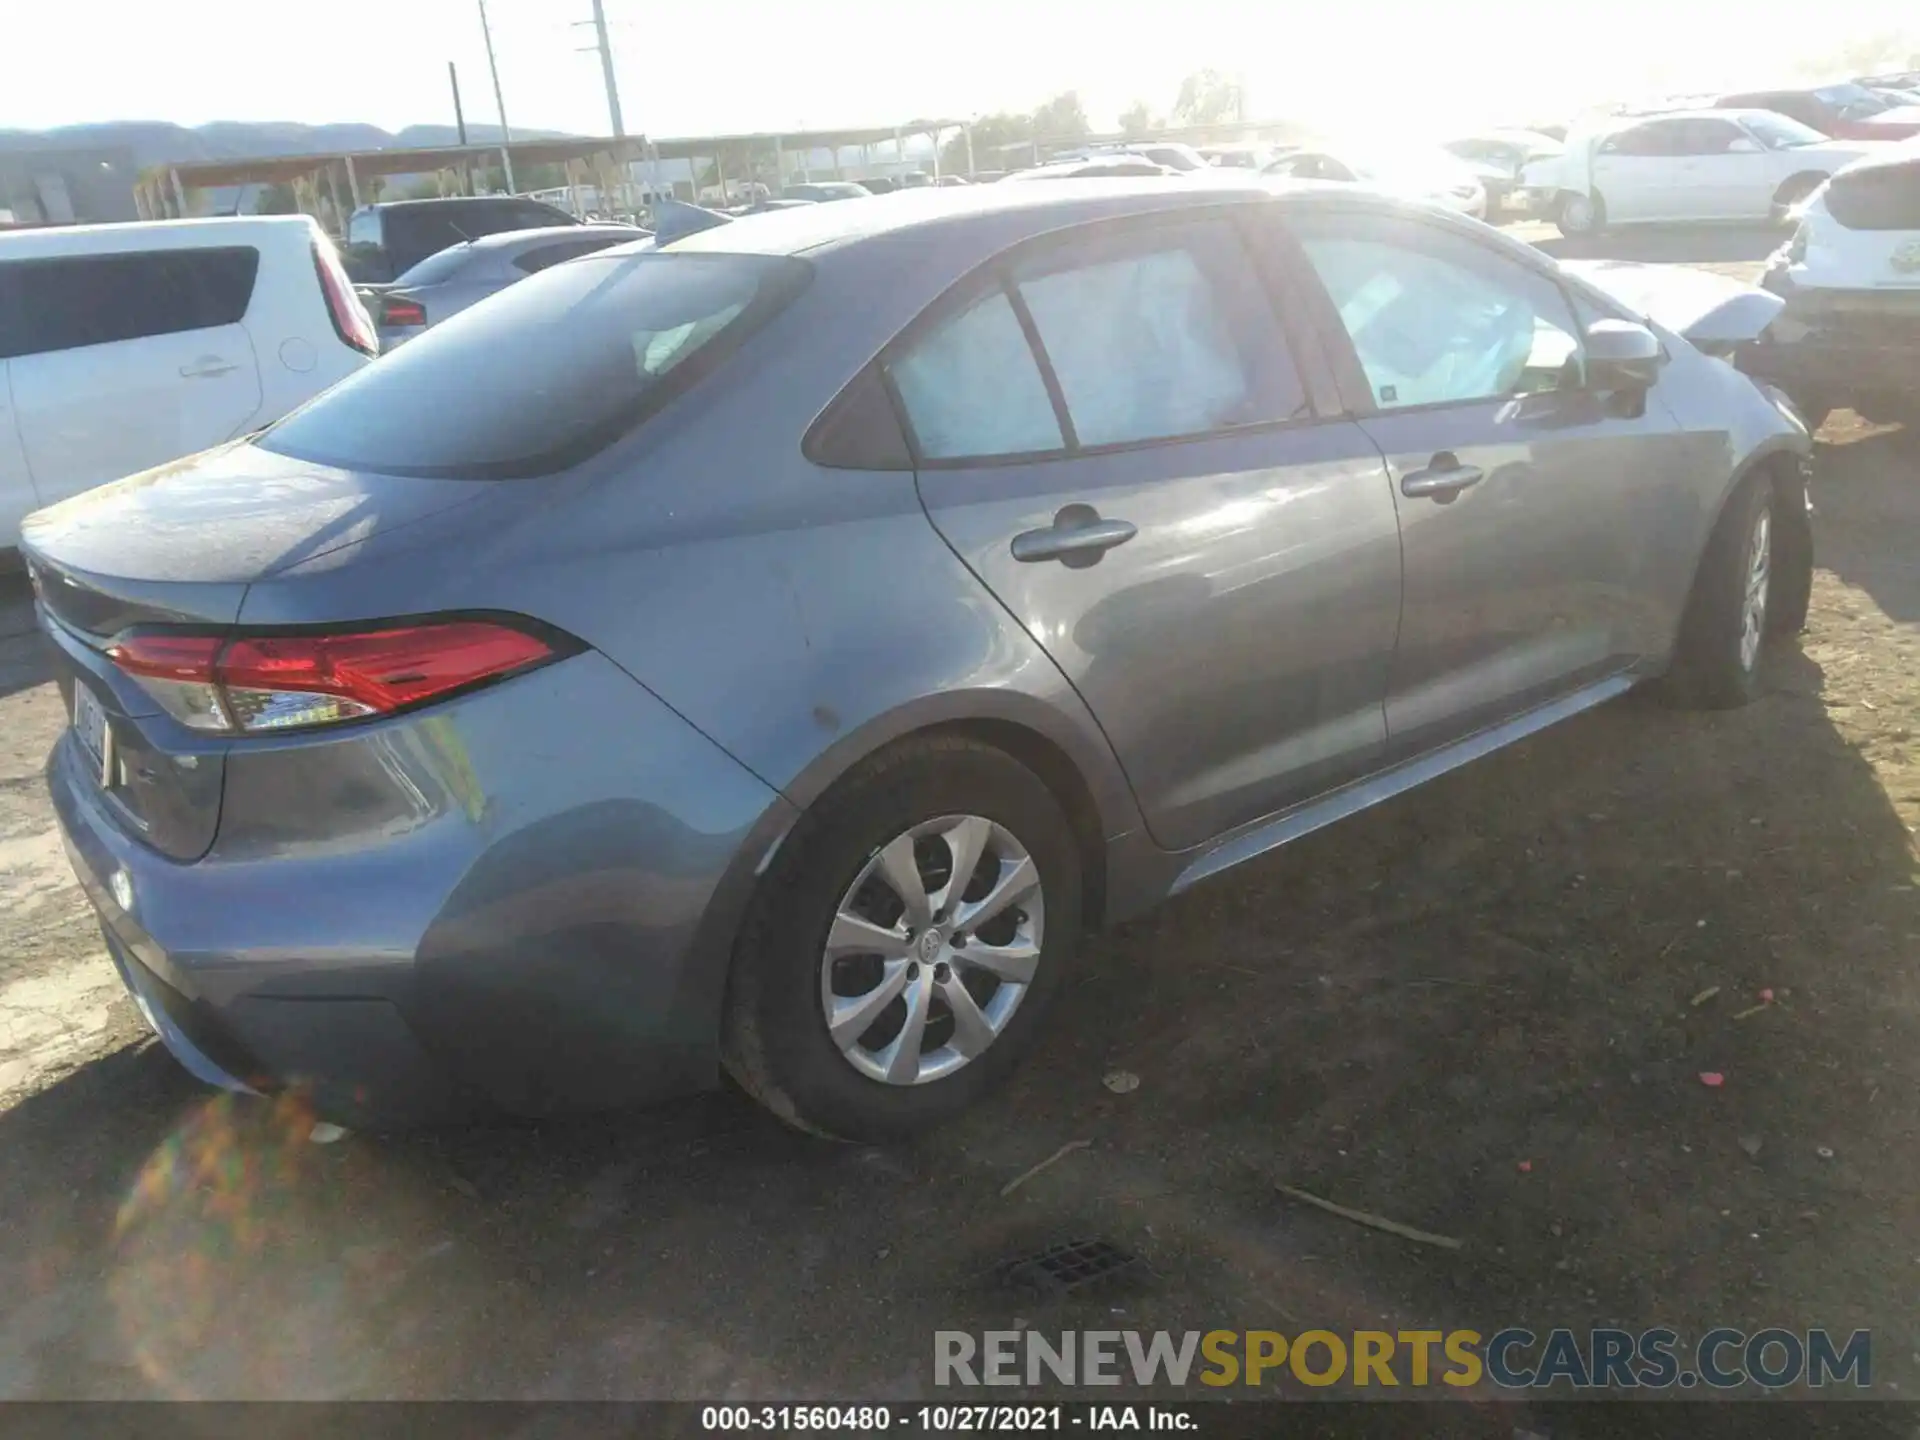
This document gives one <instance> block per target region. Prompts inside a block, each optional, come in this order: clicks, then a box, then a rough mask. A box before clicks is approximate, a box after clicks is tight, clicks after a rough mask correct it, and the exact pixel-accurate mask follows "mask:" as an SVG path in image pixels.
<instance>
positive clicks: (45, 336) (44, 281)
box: [0, 245, 260, 359]
mask: <svg viewBox="0 0 1920 1440" xmlns="http://www.w3.org/2000/svg"><path fill="white" fill-rule="evenodd" d="M259 270H260V252H259V251H258V250H256V249H254V248H253V247H251V246H241V245H235V246H224V247H221V248H218V249H208V250H156V251H145V252H142V253H139V254H131V255H74V256H63V257H61V258H59V259H47V260H13V261H6V262H0V321H4V323H3V324H0V359H7V358H13V357H17V356H22V355H39V354H45V353H47V352H49V351H55V350H79V349H83V348H85V347H86V346H89V345H108V344H112V343H114V342H115V341H120V340H139V339H144V338H146V337H148V336H152V335H176V334H179V333H181V332H183V331H188V330H209V329H212V328H214V327H216V326H220V325H232V324H235V323H237V322H238V321H239V320H240V318H241V317H242V316H244V315H245V314H246V313H247V306H248V304H249V303H250V302H251V301H252V299H253V282H254V277H255V276H256V275H257V274H258V273H259Z"/></svg>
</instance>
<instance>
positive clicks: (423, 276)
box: [393, 242, 473, 285]
mask: <svg viewBox="0 0 1920 1440" xmlns="http://www.w3.org/2000/svg"><path fill="white" fill-rule="evenodd" d="M472 258H473V246H471V245H469V244H466V243H465V242H462V243H461V244H458V245H449V246H448V247H447V248H446V249H445V250H442V251H441V252H440V253H439V254H437V255H429V256H428V257H427V258H426V259H424V260H422V261H421V262H420V263H419V264H418V265H416V266H414V267H413V268H412V269H411V270H409V271H407V272H406V274H404V275H401V276H399V277H397V278H396V279H395V280H394V282H393V283H394V284H396V285H438V284H439V283H440V282H441V281H442V280H451V279H452V278H453V277H454V275H455V274H457V273H458V272H459V270H460V269H461V267H462V266H464V265H465V264H466V263H467V261H468V260H470V259H472Z"/></svg>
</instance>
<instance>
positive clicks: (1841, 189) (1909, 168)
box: [1827, 160, 1920, 230]
mask: <svg viewBox="0 0 1920 1440" xmlns="http://www.w3.org/2000/svg"><path fill="white" fill-rule="evenodd" d="M1827 213H1828V214H1829V215H1831V216H1833V218H1834V219H1835V220H1837V221H1839V222H1840V223H1841V224H1842V225H1844V226H1846V227H1847V229H1849V230H1920V160H1907V161H1903V162H1901V163H1899V164H1895V165H1872V166H1869V167H1867V168H1866V169H1864V170H1853V171H1849V172H1847V173H1846V174H1842V175H1836V176H1835V177H1834V178H1833V179H1832V180H1830V181H1828V182H1827Z"/></svg>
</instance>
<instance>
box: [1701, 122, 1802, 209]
mask: <svg viewBox="0 0 1920 1440" xmlns="http://www.w3.org/2000/svg"><path fill="white" fill-rule="evenodd" d="M1679 123H1680V126H1681V129H1680V131H1679V150H1680V155H1681V163H1680V169H1679V183H1680V192H1679V195H1678V196H1676V198H1686V199H1689V200H1690V201H1691V203H1692V205H1693V208H1692V209H1691V210H1690V211H1689V212H1688V213H1689V215H1690V216H1697V217H1698V218H1700V219H1703V220H1765V219H1766V218H1767V217H1768V216H1769V215H1770V214H1772V212H1773V194H1774V191H1775V190H1776V189H1777V188H1778V186H1779V179H1780V177H1779V176H1778V174H1777V172H1778V170H1779V168H1780V164H1779V159H1778V157H1777V156H1776V155H1774V154H1773V152H1771V151H1769V150H1767V149H1766V148H1765V147H1763V146H1762V145H1761V144H1760V142H1759V141H1758V140H1756V139H1754V138H1753V137H1752V136H1751V135H1749V134H1747V132H1746V131H1745V130H1744V129H1743V128H1741V126H1740V125H1739V124H1737V123H1736V122H1735V121H1734V120H1732V119H1725V120H1722V119H1720V118H1718V117H1715V116H1697V117H1695V118H1693V119H1690V120H1685V121H1681V122H1679Z"/></svg>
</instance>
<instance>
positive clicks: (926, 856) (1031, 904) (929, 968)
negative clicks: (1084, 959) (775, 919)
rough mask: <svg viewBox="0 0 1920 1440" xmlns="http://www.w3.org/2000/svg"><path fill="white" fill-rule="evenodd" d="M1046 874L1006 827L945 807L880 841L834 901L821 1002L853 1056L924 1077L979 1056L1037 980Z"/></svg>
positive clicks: (886, 1072)
mask: <svg viewBox="0 0 1920 1440" xmlns="http://www.w3.org/2000/svg"><path fill="white" fill-rule="evenodd" d="M1045 923H1046V907H1045V897H1044V895H1043V893H1042V890H1041V886H1040V872H1039V870H1038V869H1037V868H1036V867H1035V865H1034V862H1033V858H1032V857H1031V856H1030V855H1029V854H1028V853H1027V850H1026V847H1025V846H1023V845H1022V844H1021V843H1020V842H1019V840H1017V839H1016V838H1015V837H1014V835H1013V834H1012V832H1011V831H1009V830H1008V829H1007V828H1006V827H1005V826H1004V825H1000V824H998V823H997V822H995V821H992V820H988V819H985V818H983V817H982V816H979V815H944V816H941V817H939V818H937V819H933V820H928V821H925V822H923V823H922V824H919V825H916V826H914V827H913V828H912V829H910V830H906V831H903V832H901V833H900V834H899V835H896V836H895V837H894V838H893V839H891V840H889V841H888V842H887V843H886V844H885V845H883V846H881V847H880V848H879V849H878V850H876V851H874V852H873V854H872V856H871V857H869V859H868V860H867V863H866V864H865V866H863V867H862V869H861V871H860V873H859V875H858V876H856V877H855V878H854V881H853V883H852V884H851V885H849V886H848V887H847V891H846V893H845V894H844V895H843V896H842V897H841V899H840V903H839V905H838V906H837V907H836V908H835V910H834V916H833V923H832V925H831V927H830V928H829V929H828V932H827V941H826V945H825V947H824V949H823V951H822V954H821V958H820V1009H821V1016H822V1018H823V1019H824V1021H825V1022H826V1026H827V1034H828V1037H829V1038H830V1039H831V1040H832V1042H833V1045H834V1048H835V1049H837V1050H838V1051H839V1052H840V1054H841V1055H842V1056H843V1057H844V1058H845V1059H846V1061H847V1063H848V1064H850V1065H852V1066H853V1067H854V1069H856V1070H858V1071H859V1072H860V1073H861V1074H863V1075H865V1076H867V1077H868V1078H869V1079H872V1080H878V1081H880V1082H882V1083H883V1084H888V1085H922V1084H925V1083H927V1082H928V1081H930V1080H937V1079H940V1078H941V1077H942V1076H945V1075H950V1074H952V1073H953V1072H954V1071H956V1070H958V1069H960V1067H962V1066H963V1065H965V1064H967V1063H968V1062H969V1061H971V1060H974V1059H977V1058H978V1057H979V1056H980V1055H981V1054H982V1053H983V1052H984V1051H985V1050H986V1049H987V1047H988V1046H990V1045H992V1044H993V1042H994V1041H995V1040H997V1039H998V1038H999V1037H1000V1035H1001V1034H1002V1033H1003V1032H1004V1031H1005V1030H1006V1027H1007V1024H1008V1022H1009V1021H1011V1020H1012V1018H1013V1015H1014V1012H1015V1011H1016V1010H1017V1009H1018V1008H1019V1006H1020V1002H1021V1001H1022V1000H1023V999H1025V998H1026V995H1027V991H1028V990H1029V989H1030V988H1031V986H1032V984H1033V979H1034V973H1035V971H1036V969H1037V967H1038V965H1039V962H1040V946H1041V942H1042V938H1043V934H1044V929H1045Z"/></svg>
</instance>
